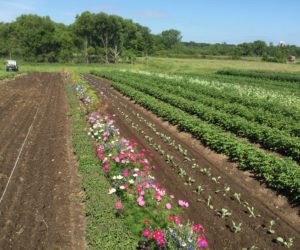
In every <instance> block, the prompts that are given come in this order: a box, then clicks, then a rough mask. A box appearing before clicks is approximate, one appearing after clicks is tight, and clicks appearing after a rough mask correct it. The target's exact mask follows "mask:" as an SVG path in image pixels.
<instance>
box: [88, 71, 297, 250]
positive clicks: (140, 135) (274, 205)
mask: <svg viewBox="0 0 300 250" xmlns="http://www.w3.org/2000/svg"><path fill="white" fill-rule="evenodd" d="M84 78H85V79H86V80H88V81H89V83H90V84H91V86H92V87H93V88H94V89H95V90H96V92H97V93H98V95H99V96H100V98H105V99H106V100H107V101H108V102H109V105H108V112H109V113H110V114H111V115H114V118H113V119H114V120H115V121H116V126H117V127H118V128H119V129H120V133H121V135H122V136H124V137H126V138H128V139H134V140H135V141H137V142H138V144H139V145H140V147H141V148H147V149H152V153H153V154H150V156H151V163H152V164H154V165H156V166H157V170H156V171H154V174H155V177H156V178H157V179H158V180H159V181H160V182H161V183H162V186H164V187H166V188H167V190H168V193H171V194H174V195H175V196H176V197H178V198H179V199H183V200H187V201H188V202H189V204H190V207H189V208H188V209H187V210H186V213H185V215H184V217H185V219H187V220H188V219H189V220H193V221H195V222H197V223H202V224H203V225H204V227H205V228H206V231H207V232H206V234H207V238H208V242H209V245H210V249H242V248H248V249H250V248H251V247H253V246H256V247H259V249H285V247H284V246H283V245H281V244H279V243H278V242H276V240H275V239H276V236H283V237H295V239H294V244H293V247H291V248H290V249H300V218H299V207H295V206H294V205H293V204H289V203H288V201H287V199H286V198H285V197H283V196H278V195H277V194H276V193H275V192H273V191H271V190H270V189H268V188H266V187H265V186H264V185H262V184H261V183H260V182H259V181H258V180H256V179H254V178H253V177H252V175H251V174H250V173H248V172H242V171H240V170H238V169H237V166H236V165H234V164H232V163H230V162H229V161H228V159H227V158H226V157H225V156H223V155H220V154H217V153H215V152H213V151H211V150H208V149H207V148H205V147H203V146H202V145H201V144H200V143H199V141H197V140H195V139H193V138H192V137H191V136H190V135H189V134H186V133H182V132H178V130H177V129H176V127H174V126H171V125H170V124H169V123H168V122H165V121H163V120H162V119H160V118H158V117H156V116H155V115H153V114H152V113H151V112H148V111H147V110H145V109H144V108H142V107H141V106H139V105H137V104H135V103H134V102H132V101H130V100H129V99H128V98H127V97H124V96H123V95H121V94H120V93H119V92H117V91H116V90H114V89H113V88H112V87H111V86H110V82H109V81H107V80H105V79H101V78H98V77H94V76H90V75H86V76H84ZM149 124H152V125H151V126H149ZM141 131H143V132H141ZM162 134H164V135H165V136H167V137H170V138H172V140H173V141H174V142H175V145H178V144H180V145H181V146H182V147H183V148H185V149H187V152H188V156H189V158H190V159H193V161H192V162H194V163H197V164H198V165H199V166H201V167H202V168H206V169H210V173H211V176H216V177H220V178H219V179H216V180H215V181H212V178H211V177H210V178H208V176H207V174H203V173H201V172H200V171H199V170H198V169H193V168H191V163H190V162H189V161H186V159H185V158H184V156H183V155H182V154H181V153H180V152H179V151H178V150H177V149H176V148H174V145H170V143H167V142H166V140H164V139H163V138H162V136H161V135H162ZM149 137H151V138H152V139H153V140H151V145H156V146H157V145H159V146H160V149H161V150H163V151H164V152H165V153H164V155H160V154H159V153H158V152H156V151H157V150H156V151H155V149H154V148H152V147H150V146H149V140H147V138H148V139H149ZM166 154H169V155H172V156H173V161H174V162H176V163H178V164H179V165H180V167H181V168H182V169H183V170H184V171H185V172H186V173H187V174H188V176H192V178H193V179H194V182H190V183H189V181H188V180H187V179H186V178H185V177H184V176H180V175H179V174H178V169H176V168H174V167H172V164H169V163H168V162H167V161H166ZM200 184H201V186H202V188H203V191H201V193H200V192H199V193H197V192H195V190H196V189H197V186H198V185H200ZM226 186H230V191H229V192H228V193H227V194H225V195H224V189H225V188H226ZM235 193H236V194H240V197H241V202H238V201H237V200H236V198H235V196H234V194H235ZM208 197H211V202H212V203H211V204H212V205H213V208H210V207H209V206H208V205H207V203H208V201H207V198H208ZM245 202H247V203H248V204H249V206H248V207H250V208H253V210H252V211H254V214H255V217H253V216H252V217H251V213H250V211H249V210H248V209H247V208H246V207H245V206H244V205H242V204H245ZM222 208H226V209H227V210H228V211H230V212H232V214H231V216H229V217H226V218H221V216H220V215H219V214H218V212H219V211H221V210H222ZM271 220H274V221H275V222H276V224H275V226H274V229H275V231H276V233H275V234H270V233H268V232H267V231H268V230H267V228H268V226H269V224H270V221H271ZM232 221H234V222H236V223H239V222H241V223H242V226H241V228H242V230H241V232H240V233H233V232H232V230H231V228H232ZM253 249H254V248H253Z"/></svg>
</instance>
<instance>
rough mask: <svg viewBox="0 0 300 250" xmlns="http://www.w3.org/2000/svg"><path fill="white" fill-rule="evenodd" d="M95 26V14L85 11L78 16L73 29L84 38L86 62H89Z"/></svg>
mask: <svg viewBox="0 0 300 250" xmlns="http://www.w3.org/2000/svg"><path fill="white" fill-rule="evenodd" d="M94 28H95V14H92V13H90V12H89V11H85V12H83V13H81V15H77V16H76V20H75V23H74V25H73V30H74V32H75V34H76V35H77V36H79V37H80V38H81V39H82V40H83V44H84V46H83V47H84V58H85V62H86V63H89V55H88V47H89V45H90V44H92V43H93V35H94Z"/></svg>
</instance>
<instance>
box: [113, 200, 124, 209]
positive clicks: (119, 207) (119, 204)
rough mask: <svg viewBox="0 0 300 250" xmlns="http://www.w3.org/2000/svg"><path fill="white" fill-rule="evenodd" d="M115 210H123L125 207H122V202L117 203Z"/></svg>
mask: <svg viewBox="0 0 300 250" xmlns="http://www.w3.org/2000/svg"><path fill="white" fill-rule="evenodd" d="M115 208H116V209H117V210H120V209H122V208H123V205H122V203H121V201H117V202H116V203H115Z"/></svg>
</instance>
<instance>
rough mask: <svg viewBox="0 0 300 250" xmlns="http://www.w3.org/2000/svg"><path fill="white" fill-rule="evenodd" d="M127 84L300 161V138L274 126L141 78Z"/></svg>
mask: <svg viewBox="0 0 300 250" xmlns="http://www.w3.org/2000/svg"><path fill="white" fill-rule="evenodd" d="M125 84H126V85H129V86H131V87H133V88H135V89H138V90H140V91H142V92H144V93H147V94H148V95H151V96H153V97H155V98H157V99H159V100H161V101H163V102H166V103H169V104H171V105H173V106H174V107H177V108H180V109H181V110H183V111H185V112H187V113H189V114H192V115H197V116H198V117H199V118H200V119H202V120H205V121H207V122H209V123H212V124H215V125H218V126H220V127H222V128H224V129H225V130H229V131H231V132H233V133H235V134H236V135H239V136H244V137H247V138H248V139H249V140H250V141H252V142H259V143H261V145H262V146H263V147H265V148H267V149H271V150H274V151H276V152H279V153H281V154H284V155H287V156H291V157H292V158H293V159H295V160H297V161H300V139H299V138H291V137H290V136H289V135H286V133H283V132H282V131H279V130H278V129H271V128H268V127H265V126H262V125H259V124H257V123H253V122H250V121H248V120H246V119H244V118H241V117H236V116H233V115H229V114H226V113H224V112H220V111H218V110H215V109H213V108H211V107H207V106H205V105H203V104H201V103H199V102H195V101H189V100H186V99H184V98H182V97H180V96H177V95H172V94H170V93H168V92H165V91H162V90H161V88H158V87H153V86H149V85H147V84H144V82H143V81H140V83H136V82H130V81H127V82H126V83H125Z"/></svg>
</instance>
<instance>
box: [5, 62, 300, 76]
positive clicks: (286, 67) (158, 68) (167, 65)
mask: <svg viewBox="0 0 300 250" xmlns="http://www.w3.org/2000/svg"><path fill="white" fill-rule="evenodd" d="M121 68H122V69H135V70H146V71H155V72H164V73H204V72H206V73H210V72H211V73H212V72H216V71H219V70H223V69H236V70H260V71H272V72H289V73H300V65H299V64H280V63H269V62H261V61H253V60H220V59H178V58H157V57H149V58H145V57H141V58H138V59H137V62H136V63H135V64H121V63H120V64H110V65H104V64H89V65H86V64H60V63H55V64H29V63H28V64H20V72H28V71H61V70H62V69H71V70H74V71H78V72H82V73H84V72H89V71H90V70H93V69H95V70H99V69H121ZM6 74H7V73H6V72H5V71H4V68H3V70H2V71H1V72H0V79H1V77H2V76H3V75H6ZM9 74H11V73H9Z"/></svg>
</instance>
